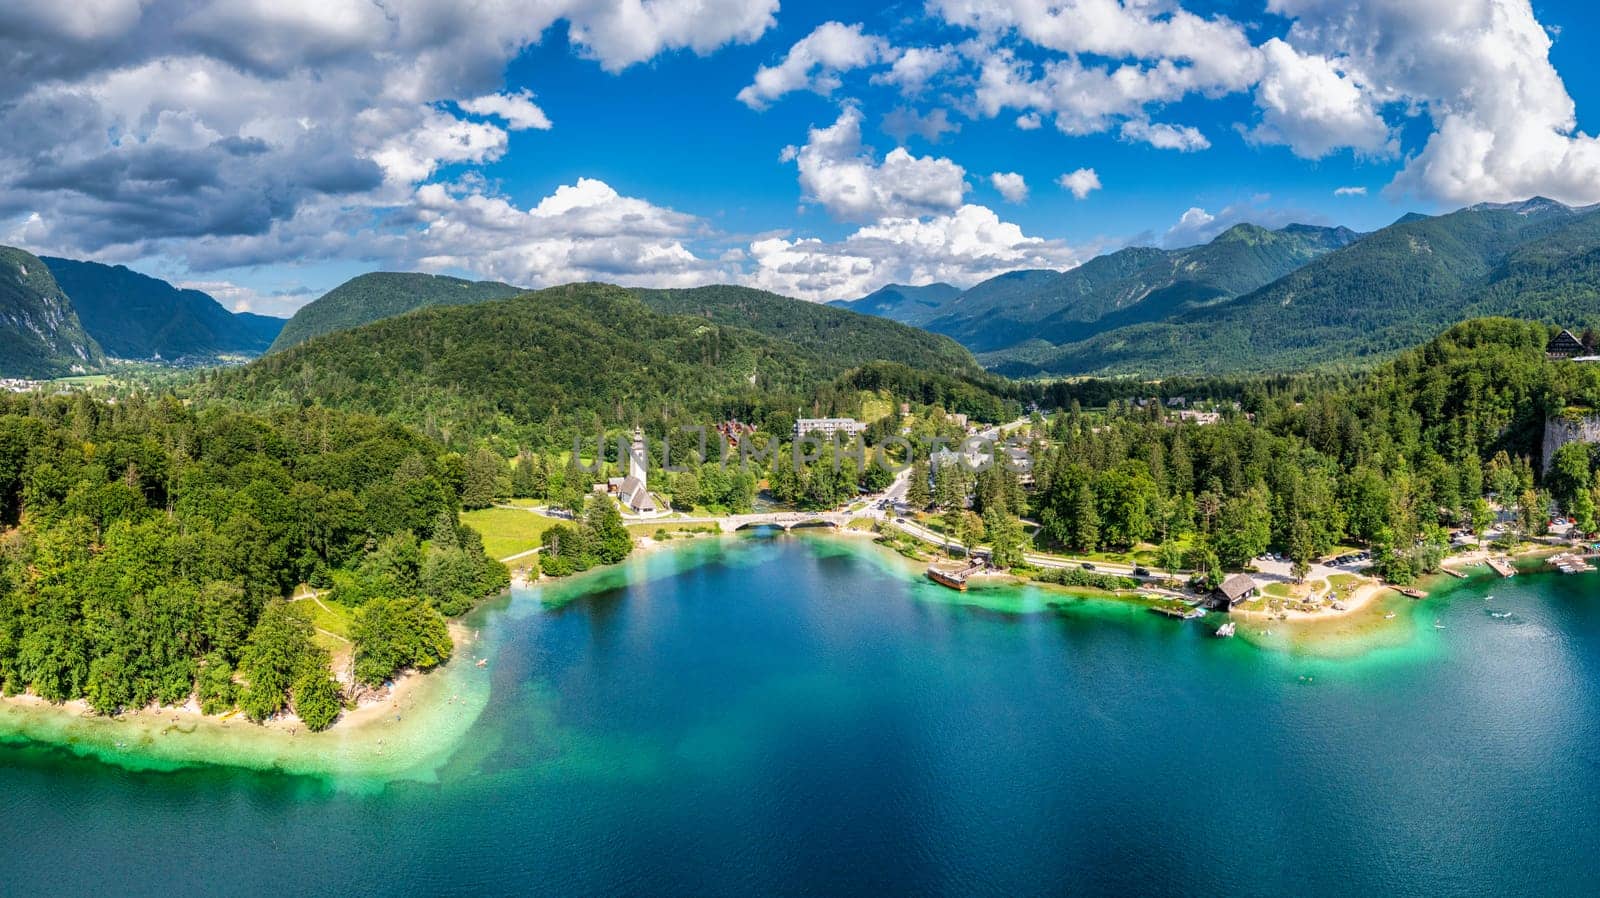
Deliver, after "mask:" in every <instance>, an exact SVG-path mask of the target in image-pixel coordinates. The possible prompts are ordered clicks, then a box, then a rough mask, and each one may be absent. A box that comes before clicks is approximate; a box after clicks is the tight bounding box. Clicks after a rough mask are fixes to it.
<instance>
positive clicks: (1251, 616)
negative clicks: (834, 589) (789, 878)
mask: <svg viewBox="0 0 1600 898" xmlns="http://www.w3.org/2000/svg"><path fill="white" fill-rule="evenodd" d="M803 533H804V534H805V535H806V536H807V538H815V539H820V540H823V541H826V542H830V543H835V544H837V545H841V546H842V545H850V546H857V547H863V548H866V547H868V546H870V547H871V549H872V550H876V551H870V554H871V556H872V557H874V558H876V559H880V560H881V561H882V562H883V566H885V567H887V568H891V569H893V570H894V571H895V572H896V573H897V574H898V575H900V576H904V577H905V578H906V579H907V580H908V581H912V582H920V581H922V580H923V579H924V578H923V577H922V576H921V573H922V571H921V568H922V566H923V564H925V562H921V561H917V560H913V559H909V558H906V557H905V556H904V555H902V554H901V553H899V552H896V551H895V549H894V548H893V547H892V546H888V545H883V544H881V543H880V542H879V541H878V534H877V533H876V532H874V531H865V530H850V529H843V530H838V531H834V530H822V529H807V530H805V531H803ZM701 536H720V537H723V539H717V540H704V539H700V538H698V537H701ZM732 536H734V535H733V534H685V535H684V536H682V537H677V538H674V539H673V540H671V541H660V540H656V539H654V538H652V537H649V536H641V537H638V538H636V547H637V548H636V550H635V552H634V553H633V555H632V556H630V561H638V562H640V564H638V565H629V563H628V562H626V561H625V562H623V563H622V564H619V565H608V566H603V567H597V568H594V569H591V570H590V571H586V572H583V573H580V574H576V575H573V576H571V577H559V578H549V577H542V576H541V577H538V578H535V579H528V578H526V577H515V578H514V579H513V582H512V589H511V591H508V592H507V593H506V594H504V595H503V596H501V597H500V598H499V599H491V600H488V601H486V602H484V603H483V604H482V605H480V606H479V608H478V609H476V610H474V611H473V612H470V613H469V615H467V616H466V617H463V618H461V619H457V620H455V621H451V622H450V633H451V637H452V639H453V640H454V641H455V652H454V653H453V656H452V659H451V661H450V662H449V663H447V664H445V665H443V666H441V667H440V668H438V669H436V670H434V671H430V672H428V673H419V672H417V671H407V672H406V673H405V674H403V675H402V676H400V677H398V678H397V679H396V680H394V681H393V682H392V683H391V684H390V686H389V687H388V688H387V689H386V690H385V691H384V693H383V694H382V695H381V696H380V697H377V698H375V699H368V700H365V701H362V702H360V704H359V705H358V706H357V707H355V708H353V709H350V710H347V711H345V712H344V713H343V714H341V716H340V718H339V720H338V721H337V722H336V723H335V724H334V725H333V726H332V727H330V728H329V729H328V730H326V731H323V732H321V733H312V732H310V731H308V730H306V729H305V728H304V725H303V724H302V723H301V722H300V721H299V719H298V718H297V717H295V716H294V715H293V714H292V713H288V712H286V713H284V714H282V715H279V716H278V717H275V718H273V719H272V720H269V721H267V722H265V723H263V724H256V723H253V722H250V721H248V720H246V719H245V718H244V717H243V716H242V715H240V714H239V713H238V712H234V713H232V714H230V715H228V716H216V715H204V714H201V713H200V712H199V709H198V707H196V706H195V703H194V701H193V699H191V700H190V701H189V702H188V703H186V704H185V705H182V706H177V707H172V706H165V707H148V708H143V709H139V710H136V711H125V712H123V713H122V714H119V715H116V716H114V717H108V716H102V715H97V714H94V713H93V712H92V711H90V710H89V708H88V706H87V704H86V703H85V702H83V701H82V700H74V701H72V702H67V703H63V704H60V705H55V704H51V703H49V702H46V701H45V700H43V699H40V698H38V697H37V696H34V695H31V694H30V695H20V696H12V697H8V698H0V743H17V742H22V743H24V744H38V745H41V746H47V747H53V748H57V749H60V750H65V751H68V752H71V753H74V754H77V755H80V756H84V757H94V758H97V759H99V760H101V761H105V762H107V763H112V764H116V765H119V766H123V767H127V768H130V769H136V770H170V769H177V768H182V767H198V766H207V765H210V766H229V767H241V768H248V769H256V770H270V771H276V772H283V773H292V774H306V775H313V776H321V777H324V778H328V779H331V780H334V781H338V782H342V783H346V784H356V785H357V787H358V788H367V787H376V788H382V786H383V785H384V784H386V783H388V782H391V781H394V780H400V779H414V780H419V781H424V782H427V781H435V780H436V779H437V776H436V774H437V771H438V769H439V768H440V767H441V766H442V765H443V764H444V762H445V761H446V760H448V758H449V757H450V756H451V755H452V754H453V753H454V752H455V750H456V748H457V747H458V745H459V743H460V740H461V738H462V737H464V735H465V733H466V731H467V730H468V729H469V728H470V726H471V725H472V724H473V723H474V722H475V721H476V719H477V717H478V715H479V714H480V713H481V712H482V710H483V709H484V708H485V707H486V706H487V704H488V698H489V684H490V678H489V677H488V676H487V673H488V671H487V670H485V669H484V668H478V667H477V666H476V661H477V658H478V657H479V654H480V651H481V652H482V654H483V656H484V657H488V656H489V655H490V654H492V652H491V651H490V650H489V649H488V647H487V646H486V645H484V640H483V639H482V638H481V630H480V631H479V632H478V634H477V635H476V636H475V635H474V630H475V629H477V627H478V624H479V623H482V621H476V622H473V623H469V618H473V617H475V616H476V615H478V614H480V612H482V613H490V614H493V613H503V612H504V611H505V610H506V607H507V605H508V603H509V602H511V601H512V600H513V599H514V596H516V595H517V593H518V592H520V593H521V594H522V595H523V596H524V597H531V598H533V599H535V600H536V601H538V602H539V603H540V604H541V605H543V606H545V607H552V606H559V605H561V604H565V603H566V602H570V601H572V600H574V599H577V598H580V597H582V596H583V595H586V594H589V593H592V592H594V591H597V590H603V589H605V588H607V586H608V585H610V584H611V583H612V582H613V581H615V580H616V578H618V577H619V576H625V575H626V572H627V571H629V570H633V571H636V572H642V571H644V570H645V565H646V564H647V563H648V562H647V560H648V559H651V558H653V557H656V556H659V555H663V554H668V551H669V550H687V549H690V548H691V547H703V546H705V544H706V543H721V542H724V541H725V540H726V539H727V538H729V537H732ZM1551 551H1554V550H1553V549H1552V548H1551V547H1548V546H1545V547H1538V548H1536V549H1534V550H1532V551H1528V552H1523V553H1520V554H1519V555H1517V556H1515V557H1516V558H1517V559H1519V560H1521V559H1524V558H1526V557H1537V556H1539V555H1543V554H1549V552H1551ZM1484 557H1486V553H1485V555H1484ZM1483 560H1484V558H1483V557H1480V555H1479V554H1478V553H1474V554H1469V555H1464V556H1456V557H1452V558H1450V559H1447V560H1446V566H1449V567H1452V569H1453V568H1456V567H1472V566H1477V565H1481V564H1483ZM649 566H650V567H654V565H649ZM1430 580H1437V581H1441V582H1440V583H1439V585H1438V588H1445V587H1446V586H1447V585H1448V584H1449V583H1451V582H1453V581H1449V580H1447V579H1446V578H1445V576H1444V575H1442V574H1441V575H1436V576H1435V577H1433V578H1430ZM979 582H980V583H981V586H980V587H979V589H978V590H977V591H976V592H977V595H972V594H968V593H960V594H955V593H952V594H950V595H948V596H947V595H944V592H943V591H942V588H941V592H940V593H939V595H938V599H939V600H942V601H947V602H956V603H960V604H970V605H973V606H977V607H990V606H992V605H995V602H994V601H993V600H994V599H995V598H997V597H998V594H999V593H1001V592H1005V593H1015V596H1012V597H1009V598H1008V600H1007V601H1005V602H1002V603H1000V605H1001V606H1004V607H1005V608H1007V609H1009V610H1014V611H1019V612H1028V611H1050V610H1057V609H1060V608H1062V607H1065V606H1067V605H1069V604H1072V603H1074V602H1079V601H1081V602H1084V603H1089V604H1092V605H1094V606H1097V607H1104V608H1106V609H1108V610H1109V609H1110V608H1112V607H1114V606H1117V605H1122V606H1124V607H1129V606H1142V605H1143V604H1144V603H1142V602H1140V601H1137V600H1138V599H1142V598H1144V595H1143V594H1142V593H1134V594H1123V593H1106V592H1102V591H1099V590H1093V589H1088V588H1072V587H1063V586H1056V585H1054V584H1049V583H1038V582H1034V581H1032V580H1028V579H1026V578H1022V577H1018V576H1016V575H1014V574H1011V573H999V572H995V573H989V574H985V575H983V576H981V577H980V578H979ZM1391 590H1393V587H1391V586H1389V585H1387V584H1384V583H1381V582H1378V581H1375V580H1373V579H1371V578H1363V579H1362V581H1361V583H1360V584H1359V585H1358V586H1357V587H1356V588H1355V591H1354V592H1353V593H1352V594H1351V595H1350V597H1349V598H1347V599H1342V600H1341V604H1343V605H1344V606H1345V607H1344V608H1343V609H1340V610H1334V609H1332V608H1331V607H1326V606H1325V607H1324V608H1323V609H1321V610H1318V611H1312V612H1307V611H1300V610H1297V609H1286V610H1284V611H1277V612H1268V611H1265V610H1261V611H1250V610H1235V611H1232V612H1228V613H1227V615H1228V617H1229V618H1230V619H1237V620H1239V621H1240V622H1241V623H1248V624H1249V625H1250V627H1249V629H1254V628H1255V627H1256V626H1257V625H1259V624H1266V625H1268V629H1266V630H1265V631H1263V634H1270V633H1271V632H1272V629H1271V625H1273V624H1278V625H1282V626H1284V627H1285V628H1286V633H1295V634H1298V635H1297V637H1296V638H1295V641H1296V644H1299V642H1301V641H1303V640H1304V639H1309V638H1312V637H1313V636H1315V635H1316V634H1319V633H1323V632H1326V633H1327V634H1328V636H1329V638H1330V642H1332V641H1336V640H1337V638H1338V637H1339V636H1341V635H1348V634H1347V633H1346V631H1351V632H1354V631H1352V630H1351V628H1355V630H1359V631H1363V632H1366V631H1369V630H1370V631H1380V630H1388V629H1389V624H1390V621H1388V620H1386V619H1383V618H1382V617H1380V616H1379V615H1378V614H1377V612H1378V611H1379V610H1380V609H1381V608H1383V607H1388V608H1390V609H1397V608H1399V607H1403V606H1404V605H1406V604H1412V605H1414V604H1415V603H1410V602H1408V603H1403V604H1397V605H1388V606H1385V605H1383V603H1382V602H1381V600H1382V599H1383V598H1384V595H1385V593H1386V592H1389V591H1391ZM986 593H987V594H989V596H988V597H987V600H986V597H985V594H986ZM929 595H930V596H931V595H932V593H930V594H929ZM1398 595H1399V594H1398V593H1395V596H1396V597H1398ZM1012 606H1015V607H1012ZM1280 615H1286V617H1280ZM1407 617H1409V615H1407ZM1319 624H1322V625H1325V626H1324V627H1319V626H1317V625H1319ZM1328 627H1332V628H1333V629H1331V630H1329V629H1327V628H1328ZM1240 632H1241V633H1242V634H1243V633H1246V632H1247V628H1241V631H1240ZM1257 635H1262V634H1257ZM1250 641H1252V642H1256V641H1257V640H1256V639H1252V640H1250ZM1272 644H1276V643H1275V642H1274V643H1272ZM489 666H490V667H492V666H493V661H492V659H491V661H490V665H489Z"/></svg>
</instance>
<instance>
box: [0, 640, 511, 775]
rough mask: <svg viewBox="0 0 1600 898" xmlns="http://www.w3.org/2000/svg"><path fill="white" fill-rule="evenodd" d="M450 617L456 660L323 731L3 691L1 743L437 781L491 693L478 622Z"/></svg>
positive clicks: (189, 707)
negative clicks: (477, 650) (477, 656)
mask: <svg viewBox="0 0 1600 898" xmlns="http://www.w3.org/2000/svg"><path fill="white" fill-rule="evenodd" d="M450 626H451V637H452V638H453V639H455V640H456V651H455V652H454V653H453V654H452V659H451V661H450V662H448V663H446V664H444V665H441V666H440V667H439V668H437V669H435V670H432V671H429V672H427V673H422V672H418V671H415V670H412V671H407V672H406V673H404V674H403V675H401V676H400V677H398V678H396V679H395V680H394V681H392V683H391V684H390V685H389V686H388V687H387V688H386V689H385V690H384V691H383V694H382V695H381V696H379V697H376V698H369V699H367V700H365V701H362V702H360V703H359V704H358V705H357V706H356V707H355V708H353V709H350V710H347V711H344V712H343V713H342V714H341V715H340V717H339V719H338V720H337V721H336V722H335V723H334V724H333V725H332V726H330V727H329V728H328V729H326V730H324V731H322V732H311V731H309V730H307V729H306V728H305V725H304V724H303V723H302V722H301V721H300V719H299V718H298V717H296V716H295V715H293V714H292V713H289V712H285V713H283V714H280V715H278V716H276V717H274V718H272V719H270V720H268V721H265V722H263V723H260V724H257V723H255V722H253V721H250V720H248V719H246V718H245V717H244V716H243V715H242V714H240V713H239V712H237V711H234V712H232V713H230V714H228V715H226V716H224V715H206V714H201V713H200V710H199V708H198V706H196V704H195V702H194V700H193V699H192V698H191V700H190V701H189V702H187V703H186V704H184V705H180V706H176V707H174V706H150V707H146V708H141V709H138V710H132V711H124V712H122V713H121V714H118V715H115V716H107V715H101V714H96V713H94V712H93V711H91V710H90V709H89V708H88V705H87V703H85V702H84V701H83V700H81V699H79V700H73V701H70V702H64V703H61V704H53V703H51V702H48V701H45V700H44V699H42V698H39V697H38V696H36V695H32V694H24V695H16V696H10V697H5V698H0V743H22V744H25V745H26V744H31V745H38V746H44V747H49V748H55V749H59V750H63V751H67V752H70V753H72V754H76V755H79V756H81V757H87V758H94V759H97V760H100V761H103V762H106V763H110V764H113V765H116V766H121V767H125V768H128V769H133V770H161V771H166V770H175V769H182V768H190V767H203V766H226V767H238V768H246V769H254V770H261V771H275V772H281V773H290V774H302V775H309V776H318V777H323V778H326V779H328V780H330V781H333V782H337V783H340V784H342V785H344V786H350V787H354V788H358V789H360V788H368V787H381V786H382V784H385V783H387V782H390V781H393V780H400V779H414V780H420V781H430V780H432V779H433V778H434V774H435V772H436V770H437V768H438V766H440V765H441V764H442V763H443V762H444V760H445V759H446V758H448V756H449V755H450V754H451V753H453V751H454V749H455V746H456V744H457V743H458V741H459V739H460V737H461V736H463V735H464V734H465V732H466V730H467V728H468V727H470V725H471V723H472V722H473V721H475V720H476V719H477V716H478V714H479V713H481V712H482V710H483V708H484V707H485V706H486V705H487V699H488V688H487V687H488V677H487V676H474V674H484V673H486V671H484V670H483V669H480V668H477V667H476V665H475V663H474V658H473V654H472V651H471V649H472V648H473V647H474V645H475V644H476V642H477V640H474V639H473V638H472V630H471V628H470V627H469V626H468V625H467V624H466V623H465V622H463V621H460V620H457V621H452V622H451V625H450ZM475 687H477V688H475Z"/></svg>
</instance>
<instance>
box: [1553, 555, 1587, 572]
mask: <svg viewBox="0 0 1600 898" xmlns="http://www.w3.org/2000/svg"><path fill="white" fill-rule="evenodd" d="M1550 565H1551V566H1552V567H1554V568H1555V569H1556V570H1558V571H1560V572H1561V573H1563V574H1587V573H1589V572H1590V571H1593V570H1594V565H1592V564H1590V563H1589V560H1588V559H1587V558H1585V557H1583V556H1582V555H1578V554H1576V553H1573V552H1563V553H1561V554H1560V555H1552V556H1550Z"/></svg>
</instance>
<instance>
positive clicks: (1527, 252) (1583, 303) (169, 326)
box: [0, 197, 1600, 377]
mask: <svg viewBox="0 0 1600 898" xmlns="http://www.w3.org/2000/svg"><path fill="white" fill-rule="evenodd" d="M0 262H3V263H4V265H5V267H6V268H8V269H9V274H7V275H6V276H4V277H0V347H3V348H5V349H6V352H5V354H4V356H3V357H0V374H4V375H14V374H30V375H52V374H60V373H65V372H68V371H72V370H84V369H87V370H93V369H95V368H97V367H99V366H101V365H102V364H103V363H104V356H105V354H106V353H109V354H111V355H113V356H121V357H133V358H152V357H160V358H163V359H169V360H170V359H179V358H185V357H201V358H207V357H215V356H217V355H221V354H224V353H228V352H235V353H240V354H255V353H259V352H261V351H262V349H263V348H264V347H266V348H267V351H268V352H269V353H272V354H277V353H281V352H285V351H287V350H289V349H291V348H294V347H296V346H298V345H299V344H301V343H303V342H304V341H306V340H309V339H311V338H312V337H320V336H326V335H330V334H334V333H338V332H341V331H347V330H350V329H352V328H359V327H362V326H364V325H368V324H371V323H374V322H378V321H383V320H388V319H391V318H394V317H396V316H400V315H404V314H405V313H408V312H416V311H420V310H424V309H428V308H432V307H439V306H471V305H479V304H483V303H490V302H496V301H500V300H505V299H509V298H512V297H516V296H519V295H522V294H523V293H524V291H523V290H522V289H521V288H518V287H515V286H512V285H509V284H503V283H499V282H494V281H477V282H475V281H468V280H462V279H459V278H452V277H445V276H440V275H431V274H407V273H391V272H377V273H373V274H366V275H361V276H359V277H356V278H353V279H351V280H350V281H347V282H346V283H344V284H342V285H340V286H339V287H337V288H335V289H333V290H331V291H329V292H328V293H327V294H326V295H324V296H322V297H321V298H319V299H318V300H316V301H314V302H312V303H310V304H309V305H307V306H305V307H304V308H302V309H301V310H300V311H299V312H298V313H297V314H296V315H295V316H294V318H293V319H291V320H290V321H289V322H288V323H286V324H283V325H282V328H281V331H279V332H277V333H276V337H275V338H273V337H272V334H273V331H274V329H276V328H277V327H278V322H277V320H276V319H270V318H265V317H263V316H253V315H235V314H231V313H228V312H227V311H226V310H224V309H223V308H222V307H221V306H220V305H219V304H217V303H216V301H215V300H213V299H212V298H211V297H209V296H206V295H205V294H203V293H200V292H198V291H192V290H180V289H178V288H175V287H173V286H172V285H170V284H167V283H166V282H164V281H160V280H157V279H154V278H149V277H146V276H144V275H140V274H138V273H136V272H132V271H129V270H128V269H126V268H123V267H120V266H116V267H112V266H105V265H99V264H96V263H89V262H73V261H70V260H65V259H45V260H40V259H38V258H36V257H34V256H31V255H29V254H27V253H24V252H22V251H21V250H4V254H3V255H0ZM573 286H574V289H577V288H580V287H583V288H590V287H594V285H573ZM616 289H624V288H616ZM624 292H626V293H628V294H629V295H630V296H632V297H634V299H635V300H636V302H637V303H638V307H639V308H644V309H647V310H650V311H652V312H655V313H657V314H663V315H666V316H670V317H682V316H692V317H695V318H698V319H701V320H703V321H704V322H706V323H707V324H709V325H714V326H716V327H719V328H735V329H738V330H739V331H744V332H749V333H753V334H759V335H762V336H764V337H766V338H768V339H775V340H778V341H781V342H782V343H783V344H784V345H785V346H787V347H789V348H790V349H793V350H795V351H797V352H799V353H801V354H803V355H804V356H806V357H807V358H808V359H809V364H812V365H814V366H818V367H820V368H825V369H828V370H832V371H837V370H839V369H841V368H844V367H848V366H850V365H858V364H863V363H865V362H869V361H887V362H892V363H897V364H906V365H911V366H913V367H924V368H931V369H938V370H946V371H952V372H957V373H972V372H975V371H977V370H978V368H977V363H979V362H981V363H982V365H983V366H984V367H987V368H988V369H990V370H991V371H994V372H996V373H1000V374H1004V375H1007V376H1013V377H1028V376H1053V375H1067V376H1078V375H1134V376H1141V377H1169V376H1174V375H1180V374H1219V373H1254V372H1268V371H1273V372H1276V371H1289V370H1298V369H1301V368H1307V367H1324V368H1326V367H1344V368H1350V367H1361V366H1365V365H1368V364H1370V363H1371V362H1372V361H1373V360H1376V359H1380V358H1385V357H1388V356H1390V355H1393V354H1394V353H1395V352H1397V351H1399V350H1401V349H1405V348H1408V347H1411V346H1416V345H1418V344H1420V343H1422V342H1424V341H1426V340H1427V339H1429V338H1431V337H1432V335H1434V334H1436V333H1438V332H1440V331H1441V330H1443V329H1444V328H1446V327H1448V326H1449V325H1450V324H1453V323H1455V322H1457V321H1462V320H1466V319H1468V318H1472V317H1480V316H1496V315H1498V316H1508V317H1521V318H1528V319H1534V320H1539V321H1541V322H1544V323H1547V324H1559V325H1561V326H1564V327H1568V328H1572V329H1581V328H1584V327H1597V326H1600V207H1589V208H1581V209H1578V208H1571V207H1568V206H1564V205H1562V204H1560V203H1557V202H1554V201H1552V200H1548V199H1544V198H1539V197H1536V198H1533V199H1530V200H1527V201H1525V202H1520V203H1509V204H1482V205H1477V206H1471V207H1468V208H1465V209H1461V210H1458V211H1456V212H1452V213H1448V214H1444V215H1438V216H1426V215H1419V214H1414V213H1413V214H1407V215H1405V216H1402V217H1401V218H1400V219H1399V220H1397V221H1396V222H1394V223H1393V224H1391V225H1389V226H1388V227H1384V228H1380V229H1378V230H1376V231H1373V232H1371V233H1369V234H1358V233H1356V232H1354V231H1351V230H1350V229H1348V228H1339V227H1318V226H1311V225H1289V226H1287V227H1283V228H1278V229H1276V230H1269V229H1266V228H1262V227H1258V226H1255V225H1249V224H1241V225H1237V226H1234V227H1232V228H1230V229H1228V230H1227V231H1225V232H1223V233H1222V234H1220V235H1218V236H1217V237H1216V238H1215V239H1213V240H1211V241H1210V242H1208V243H1205V244H1202V245H1199V246H1193V247H1185V248H1182V249H1160V248H1155V247H1129V248H1126V249H1121V250H1118V251H1116V252H1113V253H1109V254H1107V255H1104V256H1100V257H1097V258H1095V259H1091V260H1090V261H1088V262H1086V263H1084V264H1083V265H1080V266H1078V267H1076V268H1073V269H1070V270H1067V271H1053V270H1026V271H1016V272H1011V273H1008V274H1004V275H1001V276H999V277H995V278H991V279H989V280H987V281H984V282H982V283H980V284H977V285H975V286H973V287H971V288H969V289H966V290H960V289H958V288H956V287H953V286H951V285H949V284H944V283H935V284H928V285H922V286H905V285H890V286H887V287H884V288H882V289H880V290H877V291H875V292H873V293H872V294H869V295H868V296H865V297H862V298H860V299H857V300H853V301H848V302H834V303H828V304H808V303H803V302H800V301H799V300H793V299H789V298H787V297H783V296H779V295H777V294H773V293H767V292H764V291H760V290H754V289H750V288H744V287H733V286H713V287H703V288H694V289H680V290H651V289H639V290H624ZM537 295H540V296H551V295H555V294H551V293H550V292H549V291H542V292H540V293H539V294H537ZM858 313H865V314H858ZM902 325H912V326H914V327H905V326H902ZM483 335H484V336H485V338H486V339H492V329H485V330H484V331H483ZM269 340H270V344H269V343H268V341H269ZM958 343H959V345H958ZM973 353H976V359H975V358H974V355H973Z"/></svg>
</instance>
